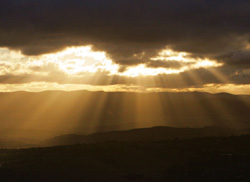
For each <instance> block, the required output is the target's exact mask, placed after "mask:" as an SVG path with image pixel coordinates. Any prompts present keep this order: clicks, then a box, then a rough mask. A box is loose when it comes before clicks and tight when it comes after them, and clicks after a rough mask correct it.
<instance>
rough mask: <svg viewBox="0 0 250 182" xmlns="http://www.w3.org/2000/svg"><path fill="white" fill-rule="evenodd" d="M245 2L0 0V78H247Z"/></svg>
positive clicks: (191, 81) (104, 81) (178, 82)
mask: <svg viewBox="0 0 250 182" xmlns="http://www.w3.org/2000/svg"><path fill="white" fill-rule="evenodd" d="M249 9H250V2H249V1H246V0H221V1H215V0H203V1H196V0H166V1H162V0H119V1H117V0H72V1H66V0H44V1H35V0H18V1H17V0H1V1H0V47H2V48H1V49H0V82H1V83H2V84H20V83H25V84H27V83H31V82H46V83H56V84H87V85H120V84H122V85H135V86H138V85H139V86H141V85H142V86H144V87H147V88H152V87H155V88H156V87H157V88H173V89H175V88H191V87H196V88H198V87H203V86H205V85H207V84H234V85H248V84H250V67H249V65H250V26H249V22H250V11H249ZM88 45H91V46H89V47H86V46H88ZM72 46H73V47H74V49H69V47H71V48H72ZM84 47H85V48H84ZM79 49H80V52H82V53H79V52H77V51H79ZM10 50H14V51H10ZM65 50H67V51H68V52H67V51H65ZM70 51H71V52H70Z"/></svg>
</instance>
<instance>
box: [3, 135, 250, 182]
mask: <svg viewBox="0 0 250 182" xmlns="http://www.w3.org/2000/svg"><path fill="white" fill-rule="evenodd" d="M249 143H250V136H249V135H245V136H232V137H210V138H196V139H175V140H169V141H155V142H153V141H149V142H108V143H107V142H106V143H95V144H82V145H71V146H60V147H50V148H33V149H32V148H31V149H20V150H4V149H2V150H0V179H1V181H6V182H16V181H18V182H22V181H24V182H44V181H46V182H55V181H56V182H57V181H58V182H68V181H71V182H78V181H87V182H88V181H89V182H93V181H111V182H112V181H114V182H118V181H119V182H122V181H149V182H151V181H152V182H154V181H155V182H158V181H159V182H160V181H171V182H175V181H176V182H179V181H181V182H185V181H190V182H200V181H203V182H231V181H237V182H238V181H244V182H247V181H249V179H250V145H249Z"/></svg>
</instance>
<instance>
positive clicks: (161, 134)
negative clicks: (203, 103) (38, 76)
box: [42, 126, 250, 146]
mask: <svg viewBox="0 0 250 182" xmlns="http://www.w3.org/2000/svg"><path fill="white" fill-rule="evenodd" d="M248 133H250V130H249V131H248V130H233V129H228V128H219V127H203V128H173V127H165V126H157V127H152V128H138V129H132V130H124V131H110V132H102V133H95V134H91V135H76V134H69V135H62V136H56V137H54V138H51V139H49V140H46V141H44V142H42V145H45V146H56V145H71V144H81V143H96V142H141V141H161V140H172V139H189V138H201V137H225V136H231V135H241V134H248Z"/></svg>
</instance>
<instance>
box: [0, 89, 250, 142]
mask: <svg viewBox="0 0 250 182" xmlns="http://www.w3.org/2000/svg"><path fill="white" fill-rule="evenodd" d="M249 113H250V96H247V95H245V96H243V95H231V94H227V93H219V94H209V93H203V92H178V93H173V92H172V93H171V92H154V93H133V92H90V91H72V92H64V91H46V92H37V93H32V92H14V93H0V138H3V139H7V140H9V139H14V140H16V139H19V138H27V139H32V140H44V139H46V138H51V137H53V136H59V135H63V134H67V133H86V134H92V133H100V132H106V131H116V130H129V129H133V128H149V127H154V126H170V127H177V128H188V127H190V128H201V127H204V126H216V127H222V128H238V129H243V128H250V114H249Z"/></svg>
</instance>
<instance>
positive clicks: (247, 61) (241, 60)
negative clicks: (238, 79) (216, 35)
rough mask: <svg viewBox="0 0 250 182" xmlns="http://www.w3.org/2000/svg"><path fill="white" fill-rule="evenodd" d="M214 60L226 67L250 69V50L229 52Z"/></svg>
mask: <svg viewBox="0 0 250 182" xmlns="http://www.w3.org/2000/svg"><path fill="white" fill-rule="evenodd" d="M216 59H217V60H219V61H221V62H224V63H226V64H228V65H236V66H238V67H245V68H250V50H245V51H236V52H231V53H228V54H225V55H221V56H218V57H217V58H216Z"/></svg>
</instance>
